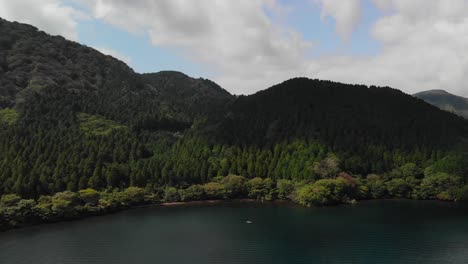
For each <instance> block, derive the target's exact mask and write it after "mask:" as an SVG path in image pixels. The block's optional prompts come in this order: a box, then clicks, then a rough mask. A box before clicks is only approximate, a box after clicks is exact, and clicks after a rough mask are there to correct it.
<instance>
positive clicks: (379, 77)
mask: <svg viewBox="0 0 468 264" xmlns="http://www.w3.org/2000/svg"><path fill="white" fill-rule="evenodd" d="M375 3H376V5H377V6H378V7H379V8H382V9H384V11H390V12H385V14H386V15H384V16H383V17H381V18H380V19H379V20H378V21H377V22H376V24H375V25H374V27H373V30H372V34H373V36H374V38H375V39H376V40H378V41H379V42H380V43H381V44H382V50H381V52H380V53H379V54H378V55H376V56H374V57H369V58H360V57H351V56H350V57H335V58H325V59H322V60H320V61H316V62H313V64H318V65H319V66H318V69H317V70H316V72H315V74H316V75H317V76H318V77H320V78H327V79H334V80H339V81H344V82H353V83H365V84H377V85H388V86H392V87H395V88H399V89H402V90H404V91H405V92H408V93H414V92H418V91H422V90H427V89H445V90H448V91H450V92H453V93H457V94H461V95H464V96H468V85H467V84H468V75H467V74H466V73H467V72H468V55H467V54H468V53H467V52H466V48H467V47H468V16H466V14H468V1H466V0H451V1H446V0H411V1H409V0H376V1H375Z"/></svg>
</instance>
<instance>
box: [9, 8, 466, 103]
mask: <svg viewBox="0 0 468 264" xmlns="http://www.w3.org/2000/svg"><path fill="white" fill-rule="evenodd" d="M74 1H79V2H81V3H82V4H85V6H87V7H88V8H89V12H91V13H92V16H94V17H95V18H96V19H99V20H101V21H104V22H105V23H108V24H110V25H113V26H116V27H119V28H121V29H124V30H127V31H129V32H133V33H135V34H145V35H147V36H149V38H150V40H151V42H152V43H153V44H154V45H157V46H162V47H166V48H170V49H173V50H174V51H175V52H177V53H178V54H182V55H184V56H185V57H186V58H190V59H192V60H193V61H195V62H197V63H200V64H203V65H204V66H207V68H208V69H211V70H212V73H213V74H212V76H211V77H213V79H214V81H216V82H218V83H219V84H220V85H221V86H223V87H225V88H226V89H228V90H229V91H231V92H233V93H244V94H249V93H253V92H255V91H258V90H261V89H265V88H267V87H269V86H271V85H273V84H276V83H278V82H281V81H283V80H285V79H288V78H291V77H296V76H307V77H312V78H322V79H330V80H336V81H342V82H347V83H362V84H368V85H372V84H375V85H388V86H392V87H395V88H398V89H402V90H404V91H405V92H408V93H414V92H418V91H421V90H426V89H445V90H448V91H450V92H453V93H457V94H461V95H464V96H468V85H467V83H468V74H466V73H467V72H468V53H467V52H466V47H468V16H466V14H468V1H467V0H450V1H447V0H373V2H374V3H375V5H376V6H377V7H378V8H380V9H381V10H382V14H381V17H380V18H379V19H378V20H377V21H376V23H375V25H373V28H372V32H370V33H371V35H372V37H373V38H375V40H376V41H378V42H379V43H380V44H381V50H380V52H379V53H378V54H376V55H374V56H366V57H363V56H351V55H350V56H342V55H337V56H326V57H322V58H320V59H308V58H307V57H306V52H307V51H308V50H309V49H310V48H311V44H310V43H309V42H308V41H305V40H304V39H303V38H302V35H301V34H300V33H299V32H297V31H296V30H294V29H292V28H290V27H287V26H285V23H283V22H284V16H285V14H289V13H288V12H290V11H291V10H290V9H289V8H288V7H286V6H284V5H283V4H280V3H279V2H277V1H276V0H257V1H253V0H238V1H230V0H224V1H223V0H197V1H191V0H158V1H152V0H139V1H127V0H74ZM309 1H314V2H315V3H318V4H320V6H321V7H322V16H331V17H333V19H334V20H335V21H336V31H337V33H338V34H339V35H340V36H341V38H342V39H343V40H346V39H348V38H349V37H350V34H352V31H353V29H354V28H355V26H356V25H357V23H359V20H360V17H361V3H360V1H359V0H346V1H345V0H309ZM266 11H268V12H266ZM79 15H80V14H79V13H78V12H77V11H76V10H75V9H73V8H72V7H70V6H66V5H64V4H63V2H62V1H61V0H43V1H41V2H40V4H39V2H38V1H35V0H15V1H9V0H0V16H1V17H4V18H6V19H8V20H17V21H20V22H25V23H30V24H33V25H35V26H37V27H39V28H41V29H43V30H45V31H46V32H49V33H51V34H61V35H64V36H65V37H67V38H70V39H73V40H76V39H77V33H76V26H77V19H79V18H78V16H79ZM98 49H100V50H101V52H103V53H106V54H110V55H112V56H114V57H116V58H119V59H121V60H123V61H125V62H127V63H130V62H131V58H130V57H128V56H125V55H123V54H120V53H118V52H116V51H113V50H110V49H106V48H102V47H101V48H98ZM148 59H157V58H148Z"/></svg>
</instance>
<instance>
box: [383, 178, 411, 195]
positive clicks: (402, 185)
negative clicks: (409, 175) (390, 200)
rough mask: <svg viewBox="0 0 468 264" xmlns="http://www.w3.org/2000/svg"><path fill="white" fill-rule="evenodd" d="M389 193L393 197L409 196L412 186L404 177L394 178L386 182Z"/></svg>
mask: <svg viewBox="0 0 468 264" xmlns="http://www.w3.org/2000/svg"><path fill="white" fill-rule="evenodd" d="M386 187H387V190H388V193H389V194H390V196H392V197H397V198H409V197H410V196H411V191H412V187H411V185H410V184H408V183H407V182H406V181H405V180H403V179H393V180H390V181H388V182H387V183H386Z"/></svg>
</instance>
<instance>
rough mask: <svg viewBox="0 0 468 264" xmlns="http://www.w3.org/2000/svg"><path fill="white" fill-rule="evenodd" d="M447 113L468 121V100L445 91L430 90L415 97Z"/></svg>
mask: <svg viewBox="0 0 468 264" xmlns="http://www.w3.org/2000/svg"><path fill="white" fill-rule="evenodd" d="M414 96H415V97H418V98H420V99H423V100H424V101H426V102H428V103H430V104H432V105H435V106H437V107H439V108H440V109H443V110H445V111H448V112H451V113H455V114H457V115H459V116H462V117H464V118H467V119H468V98H464V97H461V96H456V95H453V94H451V93H448V92H447V91H444V90H430V91H425V92H420V93H417V94H415V95H414Z"/></svg>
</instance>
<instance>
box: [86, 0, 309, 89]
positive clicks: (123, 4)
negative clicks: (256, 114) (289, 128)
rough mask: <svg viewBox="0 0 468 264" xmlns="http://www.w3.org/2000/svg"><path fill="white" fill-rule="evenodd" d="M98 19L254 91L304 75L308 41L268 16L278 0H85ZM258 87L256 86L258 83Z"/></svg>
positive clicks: (222, 79) (274, 11) (230, 85)
mask: <svg viewBox="0 0 468 264" xmlns="http://www.w3.org/2000/svg"><path fill="white" fill-rule="evenodd" d="M82 2H83V3H85V4H87V5H88V6H89V7H90V9H91V10H92V13H93V15H94V17H95V18H98V19H101V20H103V21H105V22H107V23H109V24H111V25H113V26H117V27H119V28H123V29H125V30H128V31H130V32H134V33H140V34H141V33H144V34H147V35H148V36H149V37H150V39H151V42H152V43H153V44H154V45H158V46H162V47H169V48H172V49H174V50H176V51H177V52H179V53H182V54H183V55H185V56H186V57H188V58H190V59H192V60H194V61H197V62H199V63H203V64H205V65H207V66H208V67H210V68H211V69H212V71H213V72H214V75H215V76H216V77H215V78H214V80H215V81H217V82H219V83H220V84H221V85H223V86H224V87H226V88H227V89H229V90H230V91H233V92H236V93H252V92H253V91H255V90H259V89H263V88H265V87H266V85H267V84H268V85H270V84H273V83H275V82H278V81H281V80H284V79H285V78H288V77H291V76H293V74H296V73H298V72H300V71H301V69H302V68H303V67H302V65H303V63H304V52H305V51H306V49H307V48H308V47H309V45H310V44H309V43H308V42H306V41H304V40H303V39H302V36H301V35H300V34H299V33H298V32H296V31H294V30H292V29H290V28H285V27H283V26H282V25H280V24H278V23H275V22H274V20H273V19H271V17H269V16H267V15H266V14H265V9H268V10H270V11H271V13H272V14H273V15H278V16H281V14H283V13H284V12H285V10H283V9H282V8H283V7H282V6H281V5H279V4H278V3H277V2H276V1H274V0H260V1H252V0H236V1H219V0H218V1H213V0H198V1H187V0H159V1H151V0H141V1H131V2H130V1H125V0H114V1H111V0H99V1H92V0H82ZM257 84H258V86H254V85H257Z"/></svg>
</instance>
